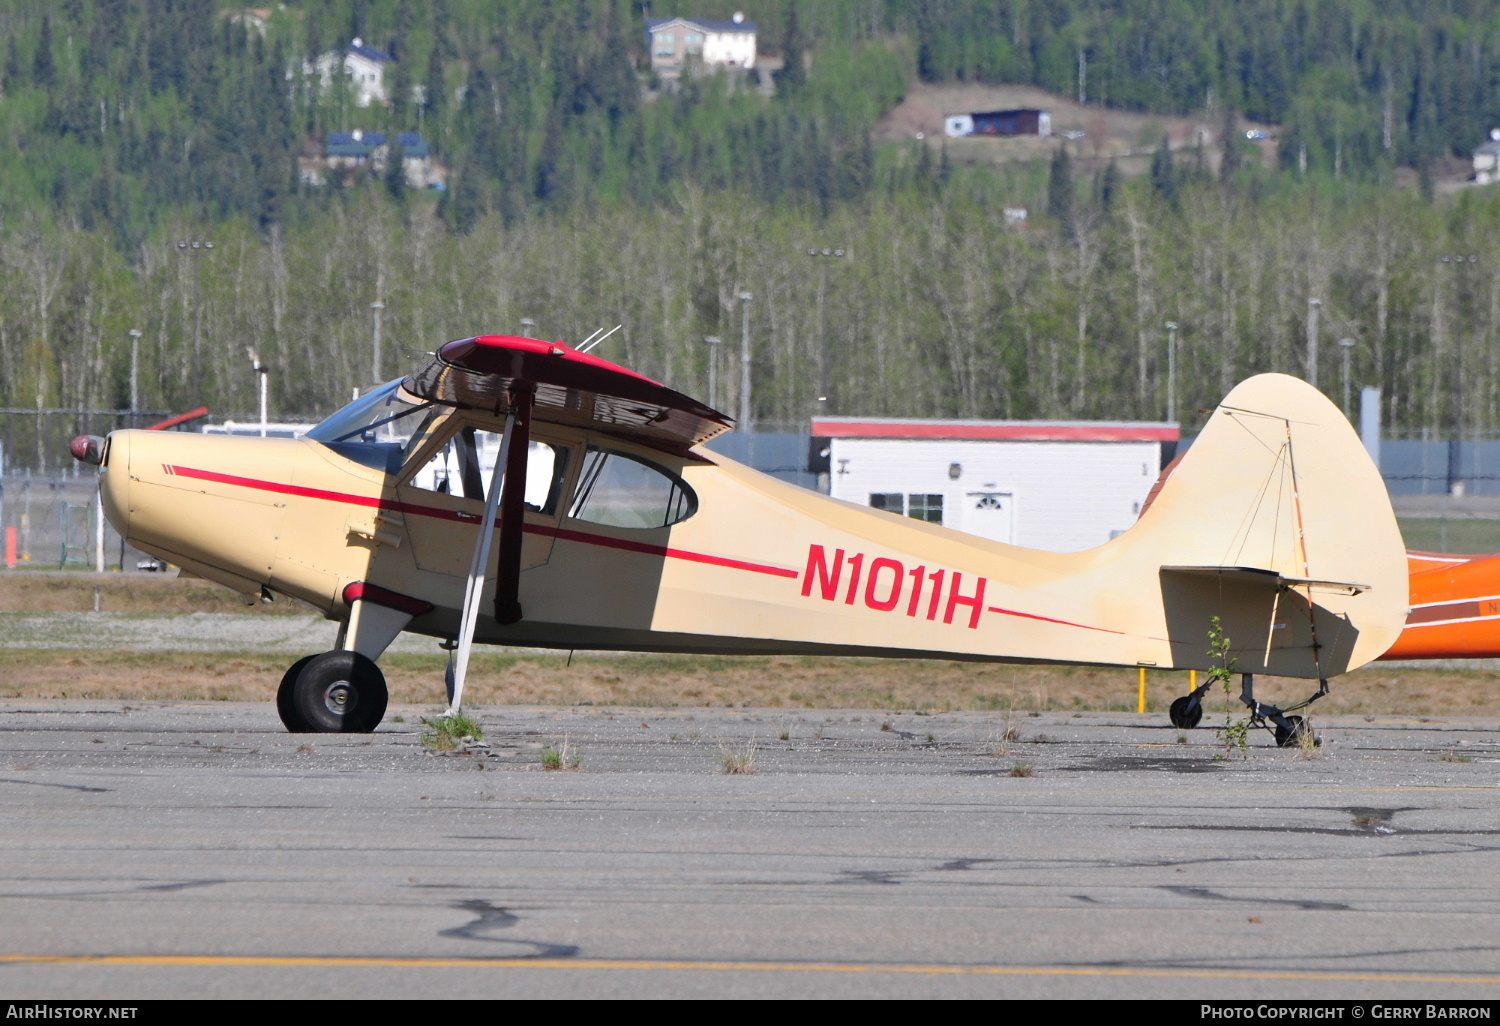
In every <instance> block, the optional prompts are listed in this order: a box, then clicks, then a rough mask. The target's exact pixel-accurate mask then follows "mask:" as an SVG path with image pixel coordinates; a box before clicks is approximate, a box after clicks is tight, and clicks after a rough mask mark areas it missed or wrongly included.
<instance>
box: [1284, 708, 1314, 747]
mask: <svg viewBox="0 0 1500 1026" xmlns="http://www.w3.org/2000/svg"><path fill="white" fill-rule="evenodd" d="M1285 719H1286V722H1287V725H1286V726H1285V727H1283V726H1282V725H1281V724H1279V723H1278V724H1277V725H1276V746H1277V747H1278V748H1295V747H1296V746H1297V745H1300V744H1302V739H1303V738H1304V737H1307V736H1308V735H1309V734H1310V733H1311V731H1312V728H1311V727H1309V726H1308V725H1307V721H1306V720H1305V719H1303V718H1302V717H1301V716H1287V717H1285Z"/></svg>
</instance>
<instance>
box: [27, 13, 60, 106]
mask: <svg viewBox="0 0 1500 1026" xmlns="http://www.w3.org/2000/svg"><path fill="white" fill-rule="evenodd" d="M56 79H57V66H56V65H55V64H54V63H53V61H52V16H51V15H50V14H43V15H42V31H41V37H40V38H39V39H38V40H37V44H36V56H35V57H34V58H33V60H32V62H31V81H32V82H33V83H34V84H35V85H38V86H40V87H42V88H43V89H45V88H47V87H49V86H51V85H52V84H53V82H54V81H56Z"/></svg>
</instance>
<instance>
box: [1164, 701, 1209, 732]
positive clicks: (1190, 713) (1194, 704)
mask: <svg viewBox="0 0 1500 1026" xmlns="http://www.w3.org/2000/svg"><path fill="white" fill-rule="evenodd" d="M1167 716H1168V717H1170V718H1171V720H1172V726H1174V727H1181V728H1182V729H1184V730H1192V729H1193V728H1194V727H1196V726H1197V725H1198V724H1199V723H1202V722H1203V703H1202V702H1201V701H1199V700H1197V699H1195V698H1193V697H1191V696H1189V695H1183V696H1182V697H1181V698H1179V699H1177V700H1176V701H1174V702H1173V703H1172V707H1171V708H1170V709H1168V710H1167Z"/></svg>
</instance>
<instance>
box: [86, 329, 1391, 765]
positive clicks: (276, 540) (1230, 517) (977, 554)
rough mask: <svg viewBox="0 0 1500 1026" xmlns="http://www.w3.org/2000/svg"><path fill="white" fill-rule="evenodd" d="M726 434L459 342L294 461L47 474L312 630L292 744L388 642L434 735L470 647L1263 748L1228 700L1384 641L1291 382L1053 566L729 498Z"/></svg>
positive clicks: (360, 721) (254, 444)
mask: <svg viewBox="0 0 1500 1026" xmlns="http://www.w3.org/2000/svg"><path fill="white" fill-rule="evenodd" d="M729 423H730V422H729V420H728V419H727V418H726V417H725V416H724V415H723V414H721V413H718V412H716V411H714V410H712V409H709V408H708V407H707V406H704V405H703V404H702V403H699V402H696V401H695V400H693V399H691V398H689V397H688V396H685V395H682V394H681V393H678V392H675V391H673V390H672V389H669V388H666V387H665V386H663V385H660V384H657V383H656V382H654V381H651V380H649V379H647V378H644V377H642V376H641V375H639V374H636V373H634V372H632V371H630V370H627V369H626V368H624V367H620V366H618V365H615V364H612V363H609V362H607V361H605V360H602V359H599V358H597V357H595V356H591V355H588V354H586V353H581V352H579V351H578V350H576V349H573V348H571V347H569V346H567V345H564V344H562V343H555V342H541V341H536V340H533V339H526V338H515V337H509V336H482V337H478V338H470V339H463V340H460V341H457V342H450V343H448V344H446V345H444V346H443V347H442V348H440V349H439V350H438V351H437V352H436V353H434V354H433V355H432V356H431V358H430V359H429V360H428V361H427V362H426V363H424V364H423V365H422V366H420V367H418V368H417V369H416V371H414V372H413V373H412V374H410V375H409V376H407V377H406V378H404V379H402V380H400V381H395V382H392V383H390V384H388V385H386V386H384V387H382V388H380V389H378V390H376V391H374V392H371V393H370V394H368V395H366V396H364V397H363V398H360V399H357V400H355V401H354V402H353V403H351V404H350V405H349V406H347V407H345V408H344V409H343V410H340V411H339V412H338V413H336V414H334V415H333V416H332V417H330V418H329V419H328V420H326V421H324V422H323V423H322V424H320V425H319V426H318V427H317V428H316V429H314V430H313V431H311V432H309V434H308V435H307V436H306V437H305V438H302V439H263V438H241V437H225V436H206V435H190V434H173V433H165V432H150V431H139V430H137V431H116V432H114V433H113V434H111V435H110V436H109V437H108V438H107V439H99V438H93V437H82V438H79V439H77V440H75V442H74V452H75V454H76V455H78V456H79V457H80V458H81V459H85V460H86V461H88V462H94V463H97V464H98V465H99V466H100V468H101V481H102V491H103V498H104V505H105V510H106V513H107V515H108V517H109V520H110V522H111V523H113V524H114V525H115V526H116V527H117V528H118V529H119V531H120V533H121V534H122V535H123V536H124V537H125V538H127V539H128V540H129V541H130V543H131V544H133V545H135V546H137V547H139V548H141V549H143V550H145V551H147V552H150V553H153V554H155V555H157V556H160V557H161V558H163V559H166V560H169V561H170V562H173V563H176V564H177V565H178V566H180V567H182V568H183V570H184V572H186V573H189V574H196V575H198V576H201V577H205V578H208V579H210V580H214V581H218V582H220V583H222V584H225V585H227V586H229V587H231V588H234V589H237V590H238V591H240V592H242V593H244V594H245V595H247V596H256V595H259V596H261V597H263V598H269V597H270V596H271V594H272V593H282V594H284V595H290V596H294V597H296V598H298V599H301V600H302V601H304V602H308V603H311V604H312V605H314V606H315V607H317V608H318V609H321V610H322V611H323V612H324V613H325V614H326V615H327V616H328V617H329V618H330V619H333V620H336V621H338V622H339V624H340V625H341V627H340V630H339V632H338V640H337V641H336V643H335V646H334V650H333V651H329V652H324V653H322V654H320V655H313V656H308V657H306V658H304V659H301V660H298V661H297V662H296V663H295V664H294V665H293V666H292V667H291V668H290V669H289V670H288V671H287V673H286V676H285V679H284V680H283V681H282V684H281V688H280V691H279V694H278V696H277V705H278V708H279V710H280V713H281V718H282V720H283V721H284V722H285V724H286V726H287V728H288V729H289V730H293V731H369V730H373V729H374V728H375V726H376V724H378V723H379V722H380V719H381V717H382V715H383V714H384V710H385V705H386V688H385V680H384V677H383V675H382V674H381V672H380V670H379V669H378V667H377V666H376V660H378V659H379V658H380V656H381V654H382V653H383V652H384V651H385V649H386V647H387V646H388V645H389V644H390V643H391V641H392V640H393V639H394V638H395V637H396V636H397V635H398V634H399V633H400V632H402V631H413V632H416V633H419V634H426V635H429V636H432V637H436V638H439V639H442V640H443V642H444V643H445V645H446V646H447V647H449V648H450V649H451V650H452V654H451V656H450V661H449V674H448V678H449V679H448V692H449V708H450V711H452V710H456V709H457V708H458V707H459V703H460V702H461V701H462V694H463V681H464V674H465V671H466V668H467V662H468V654H469V648H470V645H471V644H472V643H473V642H475V641H478V642H483V643H491V644H503V645H525V646H542V647H552V648H568V649H575V648H577V649H616V650H621V649H623V650H636V651H656V652H699V653H747V654H749V653H766V654H770V653H807V654H814V653H822V654H828V655H863V656H890V657H898V658H901V657H905V658H933V657H935V658H942V659H966V660H989V661H998V662H1049V663H1053V662H1063V663H1101V664H1114V665H1121V666H1132V667H1134V666H1150V667H1161V668H1197V669H1208V668H1212V667H1215V666H1230V667H1232V668H1233V670H1234V671H1235V672H1238V673H1241V674H1243V675H1244V684H1245V689H1244V699H1245V701H1246V702H1247V703H1248V704H1249V706H1250V710H1251V714H1252V716H1253V717H1254V718H1255V720H1256V721H1257V722H1258V723H1259V724H1260V725H1263V726H1266V727H1268V729H1273V730H1274V732H1275V733H1276V735H1277V738H1278V741H1280V742H1282V743H1290V742H1291V741H1292V740H1294V739H1295V737H1296V735H1297V733H1298V731H1299V730H1300V729H1301V726H1302V724H1301V720H1300V718H1299V717H1296V716H1289V715H1286V712H1288V711H1289V710H1281V709H1277V708H1275V707H1273V706H1269V705H1265V704H1257V703H1256V701H1255V698H1254V692H1253V686H1252V682H1253V679H1254V677H1253V675H1254V674H1256V673H1270V674H1279V675H1284V676H1290V677H1301V678H1307V679H1309V680H1313V681H1317V682H1319V685H1320V687H1319V692H1318V693H1319V694H1323V693H1326V691H1327V680H1328V678H1329V677H1332V676H1335V675H1337V674H1341V673H1344V672H1346V671H1347V670H1350V669H1353V668H1355V667H1357V666H1360V665H1362V664H1363V663H1366V662H1368V661H1369V660H1372V659H1374V658H1376V657H1377V656H1379V655H1380V654H1381V653H1382V652H1384V651H1385V650H1386V649H1387V648H1388V647H1389V646H1390V645H1391V643H1392V642H1393V641H1395V639H1396V637H1397V635H1398V634H1399V633H1400V631H1401V627H1402V623H1403V621H1404V620H1405V618H1406V613H1407V574H1406V559H1405V555H1404V553H1403V551H1402V544H1401V536H1400V534H1399V533H1398V531H1397V527H1396V521H1395V517H1394V516H1393V514H1392V512H1391V506H1390V501H1389V499H1388V498H1387V496H1386V492H1385V487H1384V485H1383V484H1382V482H1381V479H1380V476H1379V474H1378V473H1377V472H1376V470H1375V468H1374V466H1373V465H1372V464H1371V462H1370V460H1369V458H1368V457H1367V456H1366V455H1365V452H1364V449H1363V448H1362V447H1361V446H1360V443H1359V440H1358V438H1357V437H1356V436H1355V434H1354V432H1353V430H1352V429H1351V428H1350V426H1349V424H1348V422H1347V421H1345V419H1344V418H1343V417H1342V416H1341V415H1340V414H1339V411H1338V410H1337V409H1336V408H1335V407H1334V406H1333V404H1332V403H1330V402H1329V401H1328V400H1327V399H1325V398H1324V397H1323V396H1322V395H1321V394H1320V393H1319V392H1317V391H1316V390H1315V389H1313V388H1311V387H1310V386H1308V385H1306V384H1304V383H1303V382H1301V381H1298V380H1297V379H1295V378H1290V377H1285V376H1282V375H1274V374H1272V375H1262V376H1259V377H1255V378H1251V379H1250V380H1248V381H1246V382H1244V383H1243V384H1241V385H1240V386H1239V387H1237V388H1235V389H1234V390H1233V391H1232V392H1231V393H1230V394H1229V396H1228V397H1227V398H1226V399H1225V400H1224V403H1223V405H1221V406H1220V407H1219V408H1218V409H1217V410H1215V411H1214V414H1213V416H1212V417H1211V418H1209V420H1208V423H1207V425H1206V426H1205V427H1204V429H1203V432H1202V434H1201V435H1200V436H1199V437H1198V439H1197V441H1196V442H1195V443H1194V445H1193V446H1192V448H1191V449H1190V450H1189V451H1188V452H1187V454H1186V456H1185V458H1184V459H1183V461H1182V462H1181V464H1180V465H1179V466H1178V467H1177V469H1176V472H1175V473H1174V474H1173V475H1172V476H1171V477H1170V479H1169V480H1167V481H1166V482H1165V483H1164V484H1163V486H1162V489H1161V491H1160V492H1159V493H1158V494H1157V496H1156V499H1155V502H1154V503H1153V505H1152V506H1151V508H1150V509H1149V510H1148V511H1147V513H1146V514H1145V515H1143V516H1142V518H1141V519H1140V521H1139V522H1137V523H1136V524H1135V526H1133V527H1132V528H1131V529H1130V530H1129V531H1128V532H1126V533H1125V534H1123V535H1121V536H1120V537H1118V538H1116V539H1115V540H1113V541H1111V542H1109V543H1108V544H1106V545H1102V546H1100V547H1098V548H1095V549H1091V550H1088V551H1086V552H1075V553H1056V552H1043V551H1035V550H1029V549H1022V548H1017V547H1014V546H1010V545H1004V544H1000V543H998V542H992V541H988V540H985V539H982V538H977V537H974V536H972V535H966V534H961V533H959V532H957V531H953V530H948V529H946V528H943V527H939V526H935V525H932V524H927V523H923V522H919V521H916V520H913V519H909V518H906V517H901V516H898V515H896V514H893V513H888V512H884V511H881V510H875V509H869V508H865V507H861V506H856V505H852V504H850V503H846V502H841V501H838V500H834V499H830V498H828V497H826V496H823V495H820V494H817V493H814V492H811V491H807V490H805V489H802V488H798V487H795V486H793V485H790V484H786V483H784V482H781V481H778V480H776V479H774V478H770V477H767V476H765V475H762V474H759V473H756V472H755V471H752V470H749V469H748V468H746V467H743V466H741V465H739V464H737V463H735V462H733V461H731V460H728V459H725V458H724V457H722V456H720V455H718V454H717V453H714V452H711V451H709V450H707V449H706V448H704V447H703V445H702V443H703V442H705V441H706V440H708V439H710V438H712V437H713V436H715V435H717V434H719V433H720V432H722V431H725V430H728V428H729ZM486 453H493V454H494V455H493V458H492V459H485V455H486ZM487 463H488V464H490V465H492V466H493V471H492V472H491V473H490V474H488V475H486V474H484V473H483V467H484V466H485V464H487ZM1215 617H1217V618H1219V619H1218V620H1217V621H1215V619H1214V618H1215ZM1215 623H1218V624H1220V625H1221V627H1222V632H1223V635H1224V636H1225V637H1227V638H1229V639H1231V642H1232V645H1231V648H1230V651H1229V652H1228V653H1227V658H1223V659H1221V660H1215V659H1214V658H1211V657H1210V656H1209V654H1208V650H1209V638H1210V632H1211V631H1212V630H1214V627H1215ZM1314 697H1316V696H1314ZM1197 700H1198V699H1197V696H1196V695H1193V696H1186V697H1184V698H1183V699H1179V702H1180V703H1188V704H1189V705H1191V706H1192V707H1193V708H1195V709H1197V708H1198V706H1197V705H1196V703H1197ZM1309 701H1310V700H1309ZM1304 704H1305V703H1304ZM1199 715H1201V709H1199Z"/></svg>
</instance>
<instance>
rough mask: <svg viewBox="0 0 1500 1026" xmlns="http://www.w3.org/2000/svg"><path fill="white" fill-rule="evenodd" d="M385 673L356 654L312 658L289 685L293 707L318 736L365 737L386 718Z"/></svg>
mask: <svg viewBox="0 0 1500 1026" xmlns="http://www.w3.org/2000/svg"><path fill="white" fill-rule="evenodd" d="M386 701H387V694H386V689H385V674H383V673H381V672H380V667H378V666H376V665H375V664H374V663H373V662H372V661H371V660H369V659H367V658H365V657H364V656H362V655H360V654H359V653H358V652H324V653H323V654H322V655H316V656H313V657H312V658H311V659H309V660H308V661H307V663H306V665H304V666H303V667H302V669H301V670H299V671H298V673H297V679H296V681H295V682H294V683H293V684H292V704H293V707H294V708H295V710H296V712H297V714H298V715H299V716H301V717H302V719H303V720H304V721H305V722H306V724H307V727H306V729H307V730H309V731H312V732H313V733H317V734H368V733H369V732H370V731H372V730H374V729H375V728H376V727H377V726H378V725H379V724H380V720H381V717H383V716H384V715H385V704H386Z"/></svg>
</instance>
